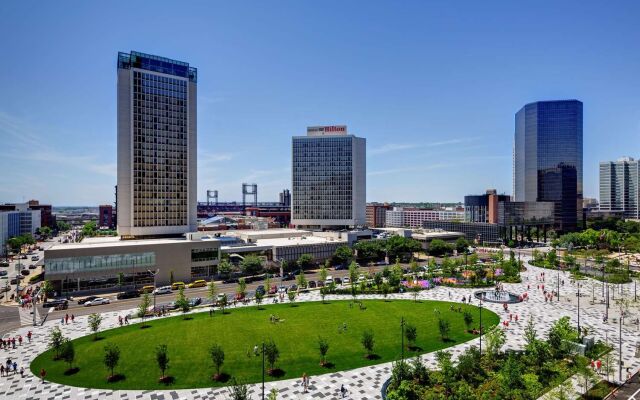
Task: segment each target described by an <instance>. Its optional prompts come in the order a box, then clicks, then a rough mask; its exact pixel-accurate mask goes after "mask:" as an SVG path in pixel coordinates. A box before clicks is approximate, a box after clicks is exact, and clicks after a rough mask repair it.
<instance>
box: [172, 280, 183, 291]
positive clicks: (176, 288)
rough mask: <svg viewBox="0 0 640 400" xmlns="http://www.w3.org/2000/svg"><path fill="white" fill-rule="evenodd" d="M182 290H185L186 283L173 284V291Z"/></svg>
mask: <svg viewBox="0 0 640 400" xmlns="http://www.w3.org/2000/svg"><path fill="white" fill-rule="evenodd" d="M180 288H184V282H173V283H172V284H171V290H179V289H180Z"/></svg>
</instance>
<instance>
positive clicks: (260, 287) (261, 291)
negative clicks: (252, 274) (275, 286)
mask: <svg viewBox="0 0 640 400" xmlns="http://www.w3.org/2000/svg"><path fill="white" fill-rule="evenodd" d="M257 293H260V294H262V295H263V296H264V294H265V289H264V285H258V287H257V288H256V294H257Z"/></svg>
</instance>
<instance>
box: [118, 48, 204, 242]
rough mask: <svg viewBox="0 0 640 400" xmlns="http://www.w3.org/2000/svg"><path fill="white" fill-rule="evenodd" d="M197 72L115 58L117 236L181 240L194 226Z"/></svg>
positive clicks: (127, 56)
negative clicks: (116, 78)
mask: <svg viewBox="0 0 640 400" xmlns="http://www.w3.org/2000/svg"><path fill="white" fill-rule="evenodd" d="M196 95H197V70H196V69H195V68H193V67H190V66H189V64H188V63H185V62H181V61H176V60H170V59H168V58H164V57H158V56H153V55H149V54H144V53H139V52H135V51H132V52H131V53H122V52H121V53H118V190H117V210H118V214H117V218H118V233H119V234H120V236H121V237H122V238H126V239H132V238H143V237H162V236H180V235H182V234H184V233H187V232H193V231H196V229H197V219H196V215H197V213H196V208H197V199H196V189H197V188H196V184H197V182H196V177H197V170H196V169H197V164H196V145H197V131H196V122H197V114H196V103H197V102H196Z"/></svg>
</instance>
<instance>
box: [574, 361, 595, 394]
mask: <svg viewBox="0 0 640 400" xmlns="http://www.w3.org/2000/svg"><path fill="white" fill-rule="evenodd" d="M576 366H577V374H578V379H579V381H578V382H579V384H580V386H581V387H582V392H583V393H585V392H586V391H587V390H589V389H590V388H591V386H592V385H593V384H594V383H596V381H597V376H596V374H595V372H593V369H591V367H590V366H589V361H588V360H587V359H585V357H580V356H579V357H578V358H577V359H576Z"/></svg>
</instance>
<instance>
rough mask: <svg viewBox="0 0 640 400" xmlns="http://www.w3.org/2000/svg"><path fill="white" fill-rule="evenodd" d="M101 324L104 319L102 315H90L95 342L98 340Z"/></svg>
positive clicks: (90, 326) (90, 325) (90, 324)
mask: <svg viewBox="0 0 640 400" xmlns="http://www.w3.org/2000/svg"><path fill="white" fill-rule="evenodd" d="M100 324H102V317H101V316H100V314H95V313H94V314H91V315H89V328H90V329H91V332H93V335H94V336H93V340H98V330H99V329H100Z"/></svg>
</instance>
